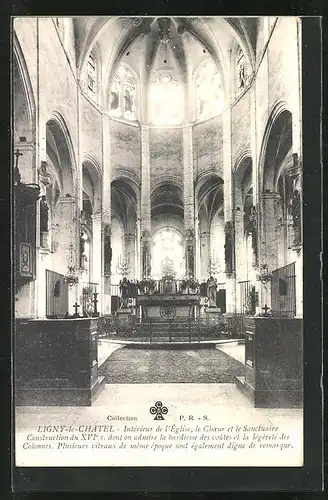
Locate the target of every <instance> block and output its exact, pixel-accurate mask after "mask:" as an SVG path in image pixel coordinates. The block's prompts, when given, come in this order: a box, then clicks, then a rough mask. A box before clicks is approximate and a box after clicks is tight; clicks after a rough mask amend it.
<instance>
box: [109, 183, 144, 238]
mask: <svg viewBox="0 0 328 500" xmlns="http://www.w3.org/2000/svg"><path fill="white" fill-rule="evenodd" d="M111 207H112V213H113V214H114V215H115V216H116V218H117V219H118V220H120V221H121V223H122V225H123V228H124V232H125V233H127V232H131V231H132V226H135V224H136V220H137V217H138V192H137V191H136V189H135V186H133V184H132V183H131V182H129V181H128V180H127V179H125V178H121V177H120V178H116V179H114V180H112V183H111Z"/></svg>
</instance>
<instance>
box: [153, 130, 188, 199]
mask: <svg viewBox="0 0 328 500" xmlns="http://www.w3.org/2000/svg"><path fill="white" fill-rule="evenodd" d="M149 142H150V148H149V149H150V183H151V189H152V188H153V187H155V186H156V185H157V184H158V183H160V182H161V181H165V180H173V182H174V183H176V184H177V185H178V186H180V187H181V188H182V186H183V141H182V129H181V128H163V129H162V128H153V129H150V134H149Z"/></svg>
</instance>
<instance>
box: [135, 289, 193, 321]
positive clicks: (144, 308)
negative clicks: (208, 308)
mask: <svg viewBox="0 0 328 500" xmlns="http://www.w3.org/2000/svg"><path fill="white" fill-rule="evenodd" d="M136 306H137V314H138V318H139V319H140V320H143V319H146V318H150V319H156V318H157V319H160V318H163V319H174V318H176V319H184V318H185V319H188V318H193V319H194V318H196V317H198V315H199V308H200V297H199V295H198V294H197V295H196V294H194V295H193V294H185V295H176V294H165V295H162V294H157V295H137V297H136Z"/></svg>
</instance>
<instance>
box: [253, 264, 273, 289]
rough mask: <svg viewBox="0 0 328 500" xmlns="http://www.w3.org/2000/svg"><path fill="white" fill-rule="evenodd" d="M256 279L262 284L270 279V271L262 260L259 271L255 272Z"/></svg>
mask: <svg viewBox="0 0 328 500" xmlns="http://www.w3.org/2000/svg"><path fill="white" fill-rule="evenodd" d="M256 279H257V281H260V282H261V283H262V284H263V285H266V284H267V283H269V282H270V281H271V279H272V273H270V272H269V270H268V264H267V263H265V262H263V263H262V264H260V269H259V273H257V275H256Z"/></svg>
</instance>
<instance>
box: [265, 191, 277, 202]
mask: <svg viewBox="0 0 328 500" xmlns="http://www.w3.org/2000/svg"><path fill="white" fill-rule="evenodd" d="M278 196H279V195H278V193H277V192H276V191H264V192H262V193H261V199H262V200H276V199H277V198H278Z"/></svg>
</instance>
